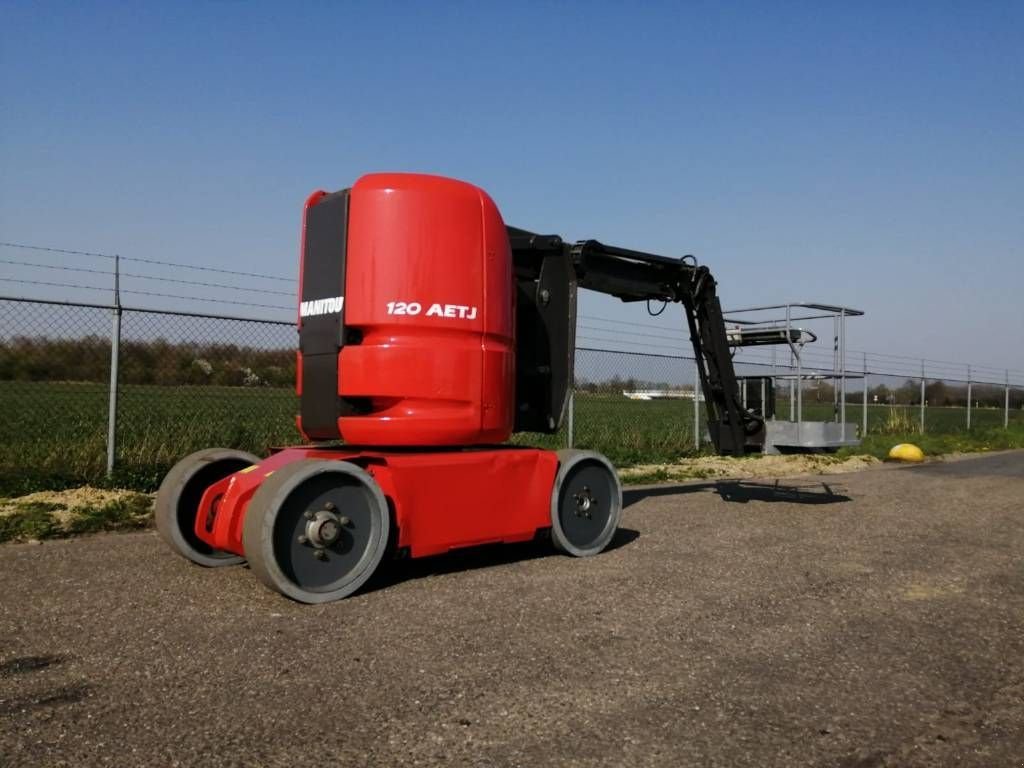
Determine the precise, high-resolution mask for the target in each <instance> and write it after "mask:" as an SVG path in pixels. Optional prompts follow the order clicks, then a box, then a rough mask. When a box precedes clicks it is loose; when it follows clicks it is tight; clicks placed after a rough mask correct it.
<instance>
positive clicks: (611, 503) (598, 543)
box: [551, 450, 622, 557]
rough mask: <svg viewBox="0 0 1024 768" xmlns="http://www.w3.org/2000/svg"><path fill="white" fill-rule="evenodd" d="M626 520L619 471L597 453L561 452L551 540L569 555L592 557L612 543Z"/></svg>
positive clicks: (552, 511) (554, 491) (552, 502)
mask: <svg viewBox="0 0 1024 768" xmlns="http://www.w3.org/2000/svg"><path fill="white" fill-rule="evenodd" d="M621 519H622V484H621V483H620V482H619V475H618V473H617V472H616V471H615V467H613V466H612V464H611V462H610V461H608V459H606V458H605V457H604V456H602V455H601V454H600V453H596V452H594V451H580V450H564V451H559V452H558V474H557V475H556V476H555V486H554V488H553V489H552V491H551V540H552V541H553V542H554V544H555V547H556V548H557V549H558V550H560V551H561V552H564V553H565V554H567V555H573V556H574V557H588V556H590V555H596V554H597V553H598V552H601V551H602V550H603V549H604V548H605V547H607V546H608V544H609V542H611V540H612V537H613V536H615V532H616V531H617V530H618V528H619V522H620V520H621Z"/></svg>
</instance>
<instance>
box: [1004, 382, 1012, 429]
mask: <svg viewBox="0 0 1024 768" xmlns="http://www.w3.org/2000/svg"><path fill="white" fill-rule="evenodd" d="M1009 428H1010V371H1009V369H1007V371H1006V389H1005V390H1004V392H1003V429H1009Z"/></svg>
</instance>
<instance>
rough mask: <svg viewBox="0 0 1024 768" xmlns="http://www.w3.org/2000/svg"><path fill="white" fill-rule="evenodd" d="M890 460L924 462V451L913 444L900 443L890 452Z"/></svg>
mask: <svg viewBox="0 0 1024 768" xmlns="http://www.w3.org/2000/svg"><path fill="white" fill-rule="evenodd" d="M889 458H890V459H895V460H896V461H924V451H922V450H921V449H920V448H918V447H917V446H916V445H914V444H913V443H900V444H899V445H894V446H893V447H892V450H891V451H889Z"/></svg>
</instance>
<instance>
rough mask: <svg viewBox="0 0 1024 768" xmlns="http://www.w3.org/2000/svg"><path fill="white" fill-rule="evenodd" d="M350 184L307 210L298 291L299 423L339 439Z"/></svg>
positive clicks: (316, 434)
mask: <svg viewBox="0 0 1024 768" xmlns="http://www.w3.org/2000/svg"><path fill="white" fill-rule="evenodd" d="M348 201H349V190H347V189H346V190H342V191H341V192H335V193H333V194H330V195H326V196H325V197H323V198H322V199H321V200H320V202H319V203H317V204H316V205H314V206H313V207H312V208H309V209H308V211H307V213H306V228H305V243H304V248H303V261H302V296H301V297H299V301H300V302H301V304H300V309H299V315H300V324H299V349H300V350H301V351H302V396H301V398H300V403H299V412H300V414H301V416H302V429H303V431H304V432H305V433H306V435H307V436H308V437H310V438H311V439H313V440H337V439H338V438H339V437H341V433H340V432H339V431H338V417H339V416H341V415H343V413H345V412H347V410H348V409H347V408H346V404H345V403H343V402H342V400H341V398H340V397H339V396H338V385H339V381H338V353H339V351H340V350H341V347H342V346H343V345H344V343H345V320H344V296H345V252H346V244H347V239H348V238H347V229H348Z"/></svg>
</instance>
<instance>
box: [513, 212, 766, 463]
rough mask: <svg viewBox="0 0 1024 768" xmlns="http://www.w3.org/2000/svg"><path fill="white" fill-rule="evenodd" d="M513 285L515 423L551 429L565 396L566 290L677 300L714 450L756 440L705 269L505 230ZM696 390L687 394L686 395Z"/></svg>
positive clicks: (571, 314) (569, 321)
mask: <svg viewBox="0 0 1024 768" xmlns="http://www.w3.org/2000/svg"><path fill="white" fill-rule="evenodd" d="M508 234H509V242H510V244H511V246H512V255H513V262H514V264H515V269H516V278H517V282H518V304H519V321H518V324H519V327H518V329H517V331H518V333H519V340H520V341H519V345H520V352H519V357H518V359H517V366H518V370H517V382H516V383H517V398H516V399H517V404H518V408H519V411H518V417H517V420H516V429H517V430H539V431H555V430H556V429H557V428H558V425H559V424H560V423H561V417H562V415H563V413H564V410H565V404H566V402H567V399H568V388H569V386H570V384H571V381H572V368H573V353H574V351H575V327H576V311H575V310H576V289H577V287H582V288H587V289H590V290H593V291H597V292H599V293H606V294H610V295H612V296H616V297H617V298H619V299H621V300H622V301H645V300H655V301H667V302H674V303H679V304H682V305H683V309H684V312H685V314H686V320H687V324H688V326H689V331H690V342H691V344H692V345H693V352H694V358H695V360H696V361H697V369H698V371H699V376H700V383H701V389H702V390H703V394H704V401H705V403H706V404H707V407H706V409H705V413H706V416H707V423H708V432H709V434H710V436H711V441H712V443H713V444H714V446H715V449H716V450H717V451H718V452H719V453H724V454H732V455H741V454H743V453H745V452H746V451H747V450H751V449H757V448H760V446H761V445H762V443H763V442H764V420H763V419H762V418H761V417H760V416H758V415H756V414H755V413H753V412H751V411H748V410H747V409H746V408H744V407H743V405H742V403H741V400H740V391H739V384H738V382H737V380H736V372H735V370H734V368H733V365H732V355H731V353H730V349H729V340H728V337H727V335H726V329H725V322H724V320H723V317H722V308H721V305H720V304H719V301H718V295H717V292H716V284H715V280H714V278H713V277H712V275H711V272H710V270H709V269H708V268H707V267H705V266H698V265H697V264H696V262H695V260H693V259H692V257H684V258H682V259H674V258H669V257H666V256H658V255H656V254H652V253H644V252H642V251H634V250H630V249H627V248H618V247H615V246H610V245H604V244H603V243H600V242H598V241H597V240H582V241H579V242H576V243H573V244H568V243H565V242H564V241H563V240H562V238H561V237H559V236H558V235H538V234H535V233H533V232H527V231H526V230H522V229H516V228H515V227H508ZM694 395H695V396H696V393H694Z"/></svg>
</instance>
